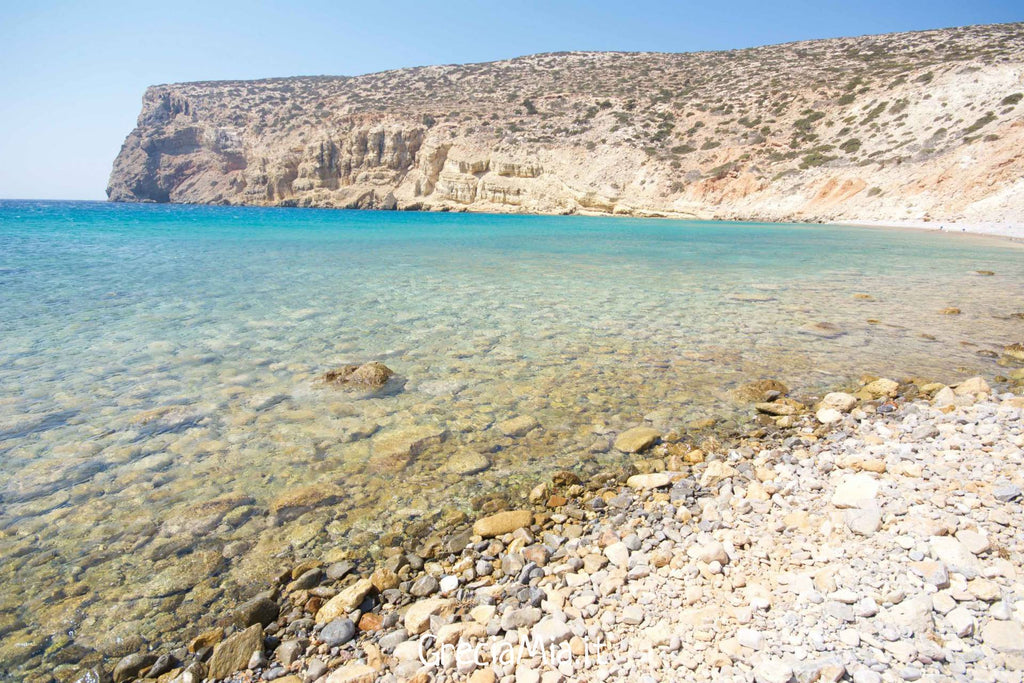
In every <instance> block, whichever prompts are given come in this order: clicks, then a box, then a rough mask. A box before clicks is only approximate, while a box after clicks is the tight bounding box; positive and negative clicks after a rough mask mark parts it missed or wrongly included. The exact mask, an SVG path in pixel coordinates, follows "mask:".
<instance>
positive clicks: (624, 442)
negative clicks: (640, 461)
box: [615, 427, 661, 453]
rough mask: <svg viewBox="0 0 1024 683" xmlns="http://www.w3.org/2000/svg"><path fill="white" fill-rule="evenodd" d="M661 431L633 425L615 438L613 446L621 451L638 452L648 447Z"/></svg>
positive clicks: (659, 435) (656, 439)
mask: <svg viewBox="0 0 1024 683" xmlns="http://www.w3.org/2000/svg"><path fill="white" fill-rule="evenodd" d="M660 438H661V432H659V431H658V430H657V429H652V428H650V427H633V428H632V429H627V430H626V431H624V432H622V433H621V434H619V436H618V437H617V438H616V439H615V448H616V449H617V450H620V451H622V452H623V453H640V452H641V451H644V450H646V449H648V448H650V447H651V446H652V445H653V444H654V443H655V442H656V441H658V439H660Z"/></svg>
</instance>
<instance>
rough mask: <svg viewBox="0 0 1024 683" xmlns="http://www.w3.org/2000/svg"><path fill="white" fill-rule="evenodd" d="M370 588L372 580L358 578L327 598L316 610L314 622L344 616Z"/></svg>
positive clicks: (361, 599)
mask: <svg viewBox="0 0 1024 683" xmlns="http://www.w3.org/2000/svg"><path fill="white" fill-rule="evenodd" d="M372 590H373V582H372V581H370V580H369V579H359V580H358V581H356V582H355V583H353V584H352V585H351V586H349V587H347V588H345V589H344V590H342V591H341V592H340V593H338V594H337V595H335V596H334V597H333V598H331V599H330V600H328V601H327V604H325V605H324V606H323V607H321V608H320V609H319V610H318V611H317V613H316V622H317V623H318V624H326V623H327V622H329V621H333V620H335V619H337V618H338V617H343V616H345V615H346V614H348V613H349V612H351V611H352V610H354V609H355V608H356V607H359V605H360V604H362V602H363V600H364V599H366V596H367V595H369V593H370V591H372Z"/></svg>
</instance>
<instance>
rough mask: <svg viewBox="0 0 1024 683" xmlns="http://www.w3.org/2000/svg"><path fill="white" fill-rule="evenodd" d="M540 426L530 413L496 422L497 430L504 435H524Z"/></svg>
mask: <svg viewBox="0 0 1024 683" xmlns="http://www.w3.org/2000/svg"><path fill="white" fill-rule="evenodd" d="M539 426H540V423H539V422H537V419H536V418H535V417H533V416H532V415H519V416H517V417H513V418H511V419H508V420H504V421H502V422H499V423H498V424H497V427H498V431H499V432H501V433H502V434H504V435H505V436H525V435H526V434H528V433H530V432H532V431H533V430H534V429H536V428H537V427H539Z"/></svg>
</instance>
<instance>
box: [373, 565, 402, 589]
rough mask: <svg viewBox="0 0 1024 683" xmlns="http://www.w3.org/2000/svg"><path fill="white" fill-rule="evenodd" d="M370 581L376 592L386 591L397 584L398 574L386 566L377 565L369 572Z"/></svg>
mask: <svg viewBox="0 0 1024 683" xmlns="http://www.w3.org/2000/svg"><path fill="white" fill-rule="evenodd" d="M370 582H371V583H372V584H373V587H374V588H376V589H377V591H378V592H381V591H386V590H387V589H389V588H394V587H395V586H397V585H398V575H397V574H395V573H394V572H393V571H391V570H390V569H388V568H387V567H377V569H375V570H374V572H373V574H370Z"/></svg>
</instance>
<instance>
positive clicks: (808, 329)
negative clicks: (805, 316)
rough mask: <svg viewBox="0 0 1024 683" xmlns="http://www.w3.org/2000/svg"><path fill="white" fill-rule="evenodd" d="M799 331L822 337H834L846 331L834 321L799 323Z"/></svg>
mask: <svg viewBox="0 0 1024 683" xmlns="http://www.w3.org/2000/svg"><path fill="white" fill-rule="evenodd" d="M799 331H800V332H801V333H803V334H809V335H812V336H814V337H821V338H822V339H835V338H836V337H841V336H843V335H844V334H846V331H845V330H844V329H843V328H841V327H839V326H838V325H836V324H835V323H830V322H823V321H822V322H813V323H807V324H806V325H801V326H800V328H799Z"/></svg>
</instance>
